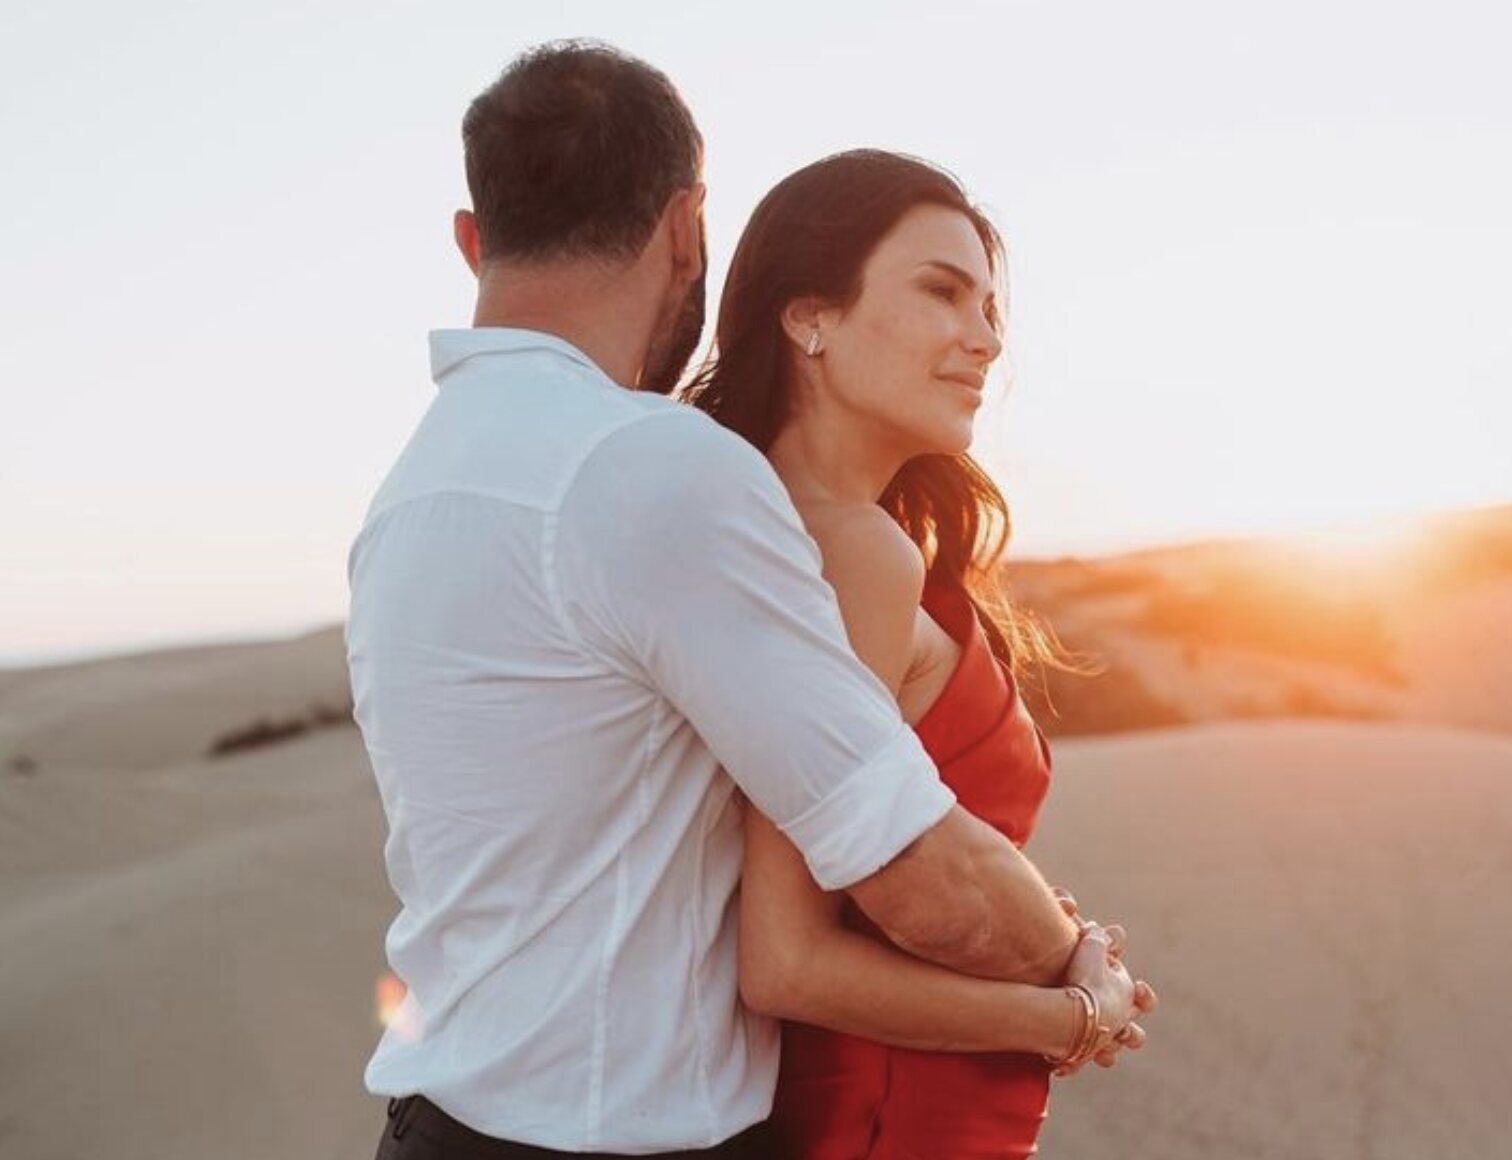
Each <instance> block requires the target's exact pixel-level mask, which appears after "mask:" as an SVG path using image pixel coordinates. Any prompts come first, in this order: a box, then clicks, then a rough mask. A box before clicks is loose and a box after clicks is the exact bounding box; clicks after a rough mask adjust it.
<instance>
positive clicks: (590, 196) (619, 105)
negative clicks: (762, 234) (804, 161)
mask: <svg viewBox="0 0 1512 1160" xmlns="http://www.w3.org/2000/svg"><path fill="white" fill-rule="evenodd" d="M462 142H463V147H464V152H465V155H466V160H467V187H468V189H469V191H470V192H471V193H472V200H473V212H474V214H476V216H477V219H478V232H479V235H480V237H481V243H482V256H483V257H484V258H485V259H487V258H516V259H524V260H527V261H529V260H537V261H539V260H545V259H554V258H573V257H589V256H594V257H605V258H615V259H620V258H632V257H634V256H635V255H637V254H639V253H640V252H641V250H642V249H644V248H645V245H646V243H647V242H648V241H649V240H650V238H651V234H652V232H653V231H654V230H655V229H656V223H657V222H658V221H659V220H660V219H661V214H662V211H663V210H664V209H665V208H666V205H667V199H668V198H669V197H671V196H672V194H673V193H675V192H676V191H677V190H679V189H687V188H688V187H690V186H692V185H693V184H695V183H696V182H697V181H698V179H699V175H700V172H701V169H702V165H703V139H702V138H701V137H700V136H699V134H698V128H697V126H695V125H694V124H693V115H692V114H691V113H689V112H688V107H687V106H686V105H685V104H683V101H682V98H681V97H680V96H679V95H678V93H677V90H676V89H675V88H673V86H672V82H671V81H669V80H668V79H667V78H666V76H665V75H664V74H662V73H661V72H659V71H658V70H656V69H654V68H652V67H651V66H650V65H648V64H646V63H645V62H644V61H641V60H637V59H636V58H635V57H633V56H630V55H628V54H627V53H623V52H620V51H619V50H618V49H615V48H612V47H610V46H609V45H606V44H600V43H597V42H594V41H582V40H573V41H555V42H552V43H550V44H544V45H541V46H540V47H538V48H533V49H531V50H530V51H528V52H526V53H524V54H523V55H521V56H520V57H518V58H517V59H516V60H514V61H513V62H512V63H511V64H510V65H509V67H508V68H506V69H505V70H504V72H503V74H502V75H501V76H500V77H499V79H498V80H497V81H495V82H494V83H493V84H492V85H490V86H489V87H488V88H487V89H485V90H484V91H483V92H482V93H480V94H479V95H478V97H477V99H476V100H474V101H473V103H472V105H471V106H469V108H468V110H467V116H466V117H464V118H463V120H462Z"/></svg>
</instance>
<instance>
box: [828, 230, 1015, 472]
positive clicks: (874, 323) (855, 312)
mask: <svg viewBox="0 0 1512 1160" xmlns="http://www.w3.org/2000/svg"><path fill="white" fill-rule="evenodd" d="M995 318H996V300H995V296H994V293H993V287H992V274H991V270H990V268H989V267H988V264H987V251H986V249H985V248H984V247H983V245H982V239H981V238H980V237H979V236H978V235H977V232H976V229H975V227H974V226H973V225H972V224H971V221H970V219H968V218H967V217H966V216H965V215H964V214H962V213H960V212H958V211H956V210H953V209H947V208H945V207H944V206H934V205H922V206H918V207H916V208H914V209H912V210H910V211H909V212H908V213H907V214H906V215H904V217H903V218H902V219H900V220H899V222H898V224H897V225H896V226H895V227H893V229H892V231H891V232H890V233H888V234H887V235H886V236H885V237H884V238H883V239H882V241H881V242H880V243H878V245H877V248H876V249H875V250H874V251H873V252H872V254H871V257H870V258H868V259H867V262H866V265H865V266H864V267H863V268H862V271H861V293H860V296H859V297H858V298H857V300H856V301H855V303H854V304H853V305H852V306H851V307H850V308H849V309H848V310H845V311H843V312H842V311H834V312H830V311H824V312H821V314H820V320H821V322H820V325H821V337H822V340H823V354H822V356H821V363H822V365H821V366H820V367H817V368H815V369H816V370H818V371H819V374H818V376H817V379H818V381H817V384H816V386H817V389H818V390H820V391H821V392H824V393H826V394H828V395H829V396H830V397H831V400H830V401H832V402H834V403H836V404H838V405H839V406H840V407H841V408H842V409H843V410H844V411H846V412H848V413H850V414H852V415H854V416H855V417H856V418H857V419H860V420H862V421H863V422H865V423H866V424H867V425H868V426H869V427H871V428H872V429H873V430H872V431H871V432H869V435H870V436H875V437H878V438H882V439H885V440H887V441H888V442H889V443H891V444H892V445H893V447H894V449H895V450H896V451H898V452H899V453H901V454H903V455H904V456H906V457H908V458H912V457H913V456H915V455H924V454H948V455H954V454H959V453H961V452H963V451H965V450H966V448H967V447H968V446H969V445H970V443H971V428H972V423H973V421H974V420H975V418H976V412H977V408H978V407H980V406H981V405H982V388H983V385H984V383H985V380H986V376H987V369H988V367H989V366H990V365H991V363H992V361H993V359H995V358H997V356H998V354H999V352H1000V351H1001V350H1002V343H1001V341H1000V340H999V339H998V335H997V331H996V329H995V327H994V325H993V320H994V319H995Z"/></svg>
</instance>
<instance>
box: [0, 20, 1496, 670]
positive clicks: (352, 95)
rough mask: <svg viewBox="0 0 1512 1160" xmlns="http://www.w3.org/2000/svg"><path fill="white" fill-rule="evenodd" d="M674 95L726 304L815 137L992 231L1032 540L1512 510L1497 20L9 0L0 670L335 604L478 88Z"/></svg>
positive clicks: (1, 59)
mask: <svg viewBox="0 0 1512 1160" xmlns="http://www.w3.org/2000/svg"><path fill="white" fill-rule="evenodd" d="M573 35H589V36H596V37H600V38H603V39H607V40H609V41H611V42H613V43H616V44H618V45H620V46H621V47H623V48H626V49H628V50H630V51H632V52H635V53H637V54H638V55H641V56H643V57H645V58H646V59H648V60H650V61H651V62H652V63H654V64H656V65H658V66H659V67H661V68H663V69H664V70H665V71H666V72H668V73H669V75H671V77H672V78H673V80H674V81H675V82H676V83H677V84H678V86H679V87H680V88H681V90H682V91H683V93H684V95H685V97H686V98H687V100H688V103H689V105H690V106H691V107H692V109H693V112H694V115H695V116H696V117H697V119H698V121H699V124H700V127H701V128H702V130H703V133H704V136H705V138H706V140H707V143H708V170H707V177H708V184H709V226H710V245H711V249H712V251H713V255H712V256H713V260H714V275H715V277H714V280H713V284H712V285H711V304H710V307H711V309H710V313H711V317H712V314H713V307H714V303H715V301H717V298H716V297H715V296H717V293H718V288H719V282H720V276H721V275H722V271H723V268H724V265H725V263H726V261H727V259H728V255H729V253H730V251H731V250H732V248H733V246H734V243H735V239H736V237H737V235H738V233H739V230H740V227H741V226H742V224H743V223H744V220H745V217H746V215H747V214H748V213H749V212H750V210H751V209H752V207H753V206H754V205H755V203H756V201H757V200H758V199H759V198H760V196H761V195H762V193H764V192H765V190H766V189H767V188H769V187H770V186H771V185H772V184H773V183H774V182H775V181H777V180H778V179H780V178H781V177H782V176H784V175H785V174H787V173H788V172H790V171H791V170H793V169H794V168H797V167H798V166H799V165H802V164H804V163H806V162H808V161H811V160H813V159H815V158H817V157H819V156H822V155H823V154H825V153H828V152H832V151H834V150H837V149H842V148H848V147H852V146H858V145H874V146H882V147H887V148H895V149H902V150H905V151H908V152H912V153H916V154H919V155H922V156H924V157H927V158H930V159H931V160H934V161H937V162H939V163H941V164H944V165H946V166H947V167H949V168H950V169H952V170H953V171H955V172H956V173H957V174H958V175H959V176H960V177H961V178H962V179H963V180H964V182H965V183H966V185H967V187H968V189H969V190H970V192H971V193H972V195H973V196H974V197H975V198H976V199H977V200H979V201H981V202H982V203H984V204H985V205H987V206H988V207H989V208H990V210H991V211H992V213H993V215H994V217H995V219H996V220H997V221H998V223H999V225H1000V226H1001V227H1002V228H1003V230H1004V231H1005V233H1006V234H1007V236H1008V239H1009V244H1010V248H1011V251H1012V253H1011V259H1010V266H1009V277H1010V283H1011V286H1010V292H1011V307H1010V318H1009V348H1010V352H1011V356H1010V357H1011V363H1012V379H1013V384H1012V389H1011V391H1008V390H1007V387H1006V380H1007V376H1006V375H1005V376H1004V378H1003V381H1002V382H1000V384H999V388H998V390H999V393H1000V395H1003V396H1004V397H1003V398H1001V399H1000V400H999V401H998V402H996V403H995V404H994V405H993V406H992V407H991V408H990V409H989V410H988V411H987V412H986V413H985V414H984V417H983V419H982V420H981V424H980V426H979V432H978V441H977V451H978V452H979V454H980V455H981V456H982V458H984V459H985V460H986V461H987V463H988V464H989V465H990V466H991V468H992V469H993V470H994V472H995V474H996V475H997V477H998V479H999V481H1000V483H1001V484H1002V485H1003V487H1004V490H1005V491H1006V492H1007V494H1008V497H1009V500H1010V502H1011V503H1012V505H1013V507H1014V511H1015V520H1016V526H1017V529H1018V535H1017V537H1016V540H1015V543H1014V546H1013V549H1012V550H1013V552H1014V553H1016V554H1020V555H1038V554H1045V553H1051V552H1062V551H1082V552H1094V551H1102V550H1109V549H1114V548H1120V547H1128V546H1134V545H1139V544H1146V543H1152V542H1159V541H1167V540H1174V539H1182V538H1187V537H1192V536H1198V535H1207V534H1213V533H1243V532H1248V531H1257V530H1275V529H1287V528H1307V527H1313V526H1316V525H1318V524H1320V523H1326V522H1328V521H1332V520H1342V519H1356V518H1362V517H1369V516H1373V515H1391V514H1399V513H1403V512H1408V511H1418V510H1422V509H1427V508H1433V507H1441V506H1461V505H1472V504H1482V503H1491V502H1499V501H1506V500H1509V499H1512V453H1509V452H1508V451H1507V446H1508V445H1512V325H1509V322H1508V320H1509V318H1512V220H1509V218H1508V214H1507V209H1506V207H1507V206H1509V205H1512V80H1509V79H1508V78H1509V70H1508V69H1507V68H1506V65H1505V51H1506V46H1507V44H1509V43H1512V14H1509V11H1508V9H1507V8H1506V7H1505V6H1503V5H1500V4H1496V3H1493V2H1491V0H1485V2H1483V3H1456V2H1453V0H1449V2H1438V3H1432V4H1430V3H1418V4H1392V3H1357V2H1348V3H1346V2H1342V0H1339V2H1329V0H1312V2H1309V3H1291V2H1273V3H1268V4H1265V5H1237V4H1216V3H1212V2H1211V0H1209V2H1207V3H1195V2H1193V3H1168V2H1159V0H1156V2H1146V3H1139V4H1130V3H1127V2H1122V3H1120V2H1116V0H1084V2H1081V3H1070V4H1068V3H1054V2H1051V0H1042V2H1034V3H1029V2H1023V3H1011V2H1010V3H1004V2H998V3H991V4H964V3H953V2H949V0H935V2H932V3H929V4H927V5H924V4H883V3H867V4H859V3H832V4H819V3H814V2H812V0H809V2H805V3H791V2H789V0H772V2H768V3H762V4H751V5H740V6H734V5H716V4H712V3H705V4H692V3H687V4H675V3H640V4H635V5H627V4H613V3H587V2H582V3H579V2H574V0H557V2H555V3H551V4H532V5H522V4H509V3H502V2H500V0H492V2H489V3H442V2H433V3H426V4H423V5H422V4H419V3H387V4H384V3H373V2H367V3H361V4H357V3H351V4H347V3H325V4H318V5H312V4H297V5H296V4H282V3H270V4H259V5H241V6H238V7H237V8H236V9H234V10H233V9H231V8H230V7H228V6H224V5H207V4H190V3H178V4H171V3H161V2H153V0H140V2H138V3H134V4H130V5H122V4H100V3H93V4H91V3H79V4H63V3H49V4H43V3H39V2H36V0H20V2H19V3H18V2H17V0H7V3H6V5H5V6H4V8H3V9H0V150H3V152H0V157H3V180H0V310H3V318H4V323H5V325H4V334H3V338H0V544H3V553H4V555H3V568H0V662H3V661H11V662H18V661H21V660H34V659H37V658H40V657H48V656H65V655H80V654H85V653H89V652H95V651H104V650H110V649H119V648H124V647H129V646H135V645H144V644H158V643H163V642H169V641H181V640H194V639H204V638H229V637H238V636H246V635H252V636H256V635H267V634H275V633H283V632H291V631H295V630H297V629H301V628H304V627H308V626H312V625H315V624H319V623H325V622H330V621H334V620H336V619H339V618H340V617H341V616H342V614H343V612H344V608H345V600H346V581H345V571H344V569H345V554H346V548H347V545H348V543H349V542H350V540H351V537H352V535H353V534H354V532H355V531H356V529H357V527H358V525H359V523H360V521H361V517H362V513H363V510H364V508H365V505H366V502H367V498H368V496H369V495H370V494H371V492H372V490H373V488H374V487H375V486H376V484H377V482H378V480H379V479H380V478H381V476H382V474H383V472H384V470H385V469H386V467H387V465H388V463H389V462H390V461H391V459H392V458H393V456H394V455H395V453H396V452H397V451H398V449H399V447H400V446H401V445H402V443H403V441H404V439H405V438H406V436H407V435H408V433H409V431H410V429H411V428H412V427H413V425H414V423H415V421H416V420H417V418H418V417H419V415H420V413H421V411H422V410H423V409H424V407H425V406H426V404H427V402H428V401H429V399H430V396H431V393H432V390H433V388H432V386H431V384H430V383H429V380H428V374H427V367H426V341H425V333H426V331H427V330H428V329H430V328H433V327H441V326H460V325H466V324H467V322H468V320H469V318H470V307H471V294H472V284H471V280H470V276H469V275H468V274H467V271H466V269H465V267H464V266H463V265H462V262H461V260H460V259H459V258H458V257H457V256H456V255H455V253H454V251H453V249H452V246H451V240H450V221H451V213H452V211H453V210H454V209H455V208H456V207H458V206H459V205H463V204H465V200H466V190H465V185H464V183H463V178H462V167H461V148H460V141H459V129H458V126H459V123H460V119H461V115H462V111H463V109H464V108H465V107H466V104H467V102H468V100H469V99H470V98H471V97H472V96H473V95H474V94H475V93H476V92H477V91H478V90H479V89H481V88H483V87H484V86H485V85H486V84H488V83H489V82H490V81H491V80H492V79H493V77H494V76H495V75H496V74H497V73H498V71H499V70H500V68H502V66H503V65H504V64H505V62H506V61H507V60H508V59H509V58H510V57H511V56H513V55H514V54H515V53H516V52H518V51H519V50H520V49H522V48H524V47H526V46H527V45H529V44H532V43H535V42H538V41H541V40H545V39H552V38H556V37H562V36H573Z"/></svg>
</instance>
